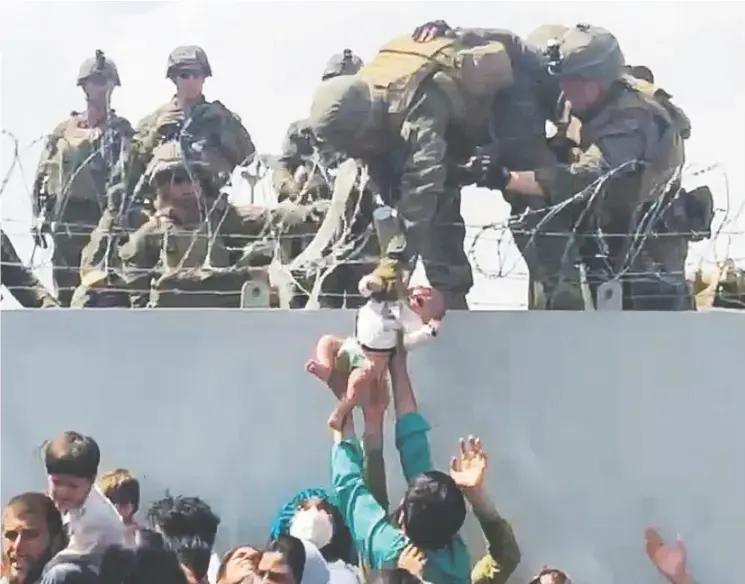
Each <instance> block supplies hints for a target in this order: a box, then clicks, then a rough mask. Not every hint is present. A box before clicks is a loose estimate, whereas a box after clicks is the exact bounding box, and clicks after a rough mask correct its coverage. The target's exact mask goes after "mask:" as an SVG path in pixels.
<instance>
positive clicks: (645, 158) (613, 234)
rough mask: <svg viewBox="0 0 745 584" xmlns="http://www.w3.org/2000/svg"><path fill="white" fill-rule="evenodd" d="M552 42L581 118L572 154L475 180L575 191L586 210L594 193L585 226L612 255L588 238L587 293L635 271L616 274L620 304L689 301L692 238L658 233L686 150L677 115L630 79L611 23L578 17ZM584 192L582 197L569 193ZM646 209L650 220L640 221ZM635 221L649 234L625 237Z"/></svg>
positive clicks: (564, 196)
mask: <svg viewBox="0 0 745 584" xmlns="http://www.w3.org/2000/svg"><path fill="white" fill-rule="evenodd" d="M558 48H559V51H560V55H561V58H560V61H559V62H558V63H556V65H557V67H556V68H555V73H556V74H557V75H558V78H559V80H560V83H561V88H562V91H563V93H564V95H565V97H566V98H567V100H568V102H569V104H570V106H571V113H572V114H573V115H574V116H576V117H577V118H579V120H580V121H581V130H580V136H579V142H580V150H581V152H580V154H579V157H578V159H577V160H576V161H575V162H574V163H572V164H556V165H552V166H548V167H543V168H540V167H538V168H536V169H534V170H532V171H527V172H525V171H514V170H513V169H510V168H506V167H505V166H502V165H494V166H492V167H490V168H489V170H488V172H485V173H484V175H483V177H482V179H481V180H480V181H479V184H481V185H482V186H487V187H490V188H495V189H499V190H503V189H505V188H506V189H508V190H514V191H518V192H520V193H523V194H524V195H526V196H530V197H535V198H537V199H539V200H541V201H546V202H548V203H550V204H553V205H555V204H559V203H562V202H565V201H567V200H569V199H572V198H575V200H578V201H581V202H582V205H581V208H582V209H584V208H585V206H586V205H589V203H588V202H587V199H586V197H587V196H589V195H588V193H596V194H597V193H599V194H597V197H596V198H593V206H592V211H593V212H592V213H591V214H589V213H585V214H584V215H583V216H586V215H588V214H589V215H590V219H589V220H587V219H586V220H585V223H584V224H583V226H582V228H583V229H589V230H591V231H594V232H597V231H598V230H600V232H602V233H604V234H606V238H605V240H606V241H607V242H608V249H609V257H608V258H607V259H602V260H599V259H598V256H600V253H599V252H596V251H592V250H594V248H593V247H592V246H596V245H598V242H597V240H596V239H592V240H590V241H589V242H586V243H585V244H584V245H585V246H589V247H588V249H590V250H591V251H590V252H589V254H588V255H586V256H585V257H584V260H585V264H586V267H587V269H588V281H589V283H590V288H591V291H592V292H593V296H594V295H595V294H596V293H597V290H598V288H599V286H600V285H601V284H602V282H603V281H604V280H603V279H604V278H605V279H608V278H617V277H620V275H621V274H625V273H634V274H635V279H634V281H633V282H632V281H624V282H623V283H622V286H623V306H624V309H629V310H645V309H659V310H686V309H688V308H689V307H690V300H689V296H688V293H687V286H686V283H685V276H684V273H683V266H684V262H685V256H686V253H687V244H688V240H687V239H686V238H683V237H676V236H674V235H675V234H669V235H668V236H667V237H660V236H659V234H662V233H665V230H666V227H665V220H664V214H663V213H662V212H661V209H666V208H667V207H668V206H669V203H670V201H671V200H673V199H674V198H676V197H677V194H678V189H679V186H680V179H679V177H680V172H681V169H682V165H683V163H684V158H685V156H684V149H683V140H684V138H685V136H686V133H685V132H684V128H683V126H682V124H681V122H680V119H679V116H677V115H676V114H675V112H674V110H673V109H672V108H671V107H668V105H666V104H665V103H664V100H662V99H660V97H659V96H658V95H656V94H654V93H651V92H648V91H644V90H642V89H640V88H639V86H638V85H637V84H634V83H631V82H630V81H629V79H628V77H627V76H626V69H625V66H626V61H625V58H624V54H623V51H622V50H621V47H620V45H619V43H618V40H617V39H616V37H615V36H614V35H613V34H611V33H610V32H609V31H608V30H606V29H603V28H601V27H597V26H592V25H586V24H578V25H576V26H574V27H572V28H570V29H569V30H568V31H567V32H566V33H565V34H564V35H563V37H562V38H561V40H560V43H559V47H558ZM686 119H687V118H686ZM590 187H593V188H592V189H590ZM594 187H597V188H594ZM598 189H600V190H598ZM583 192H584V193H585V195H584V198H581V199H577V198H576V197H575V195H577V194H578V193H583ZM578 196H579V197H582V196H583V195H578ZM645 216H646V217H648V218H649V217H652V218H655V219H656V220H654V221H652V222H650V221H649V220H646V223H645V224H644V225H641V224H640V223H639V221H640V217H645ZM588 221H589V223H588ZM640 229H641V230H642V231H643V233H644V234H645V235H648V234H649V232H650V231H651V232H652V235H651V236H647V237H645V238H643V239H642V240H641V241H640V240H639V239H634V238H631V237H629V236H628V234H631V233H636V232H637V231H638V230H640ZM559 251H561V250H559ZM583 255H584V254H583Z"/></svg>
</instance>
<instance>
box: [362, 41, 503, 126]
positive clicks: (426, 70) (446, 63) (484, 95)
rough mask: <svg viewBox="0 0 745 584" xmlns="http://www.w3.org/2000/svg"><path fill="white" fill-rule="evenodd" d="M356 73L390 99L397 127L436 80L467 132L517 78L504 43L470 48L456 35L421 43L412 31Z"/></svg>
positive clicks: (482, 120)
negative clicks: (424, 88)
mask: <svg viewBox="0 0 745 584" xmlns="http://www.w3.org/2000/svg"><path fill="white" fill-rule="evenodd" d="M357 76H358V77H360V78H361V79H363V80H364V81H367V82H368V83H369V84H370V86H371V87H372V88H373V91H374V93H375V94H376V95H377V96H382V97H383V98H384V99H385V100H386V101H387V104H388V111H389V114H390V117H391V122H392V124H393V127H394V128H395V129H396V131H398V130H400V127H401V125H402V123H403V118H404V116H405V115H406V112H407V111H408V108H409V107H410V106H411V104H412V102H413V100H414V97H415V96H416V94H417V91H418V90H419V88H420V87H421V85H422V83H424V82H425V81H426V80H428V79H433V80H434V81H435V82H436V83H437V84H438V85H439V86H440V87H441V88H442V89H443V91H444V92H445V94H446V95H447V97H448V99H449V101H450V102H451V104H452V106H453V112H454V114H455V121H456V123H457V124H460V125H461V126H462V129H463V130H465V131H466V133H467V134H468V135H473V134H474V133H475V132H476V130H477V129H479V128H483V125H484V123H485V122H486V121H487V120H488V119H489V113H490V112H489V109H490V106H491V104H492V101H493V100H494V97H495V96H496V94H497V93H499V92H500V91H502V90H503V89H506V88H508V87H509V86H511V85H512V83H513V72H512V63H511V61H510V57H509V55H508V54H507V50H506V48H505V46H504V45H503V44H502V43H498V42H485V43H483V44H481V45H478V46H473V47H470V46H465V45H464V44H463V43H462V42H460V41H459V40H457V39H450V38H439V39H435V40H433V41H429V42H426V43H417V42H415V41H414V40H413V39H412V38H411V37H409V36H402V37H398V38H396V39H394V40H392V41H391V42H390V43H388V44H387V45H385V46H384V47H383V48H382V49H380V51H378V54H377V55H376V56H375V57H374V58H373V59H372V61H370V62H369V63H368V64H367V65H365V66H364V67H363V68H362V69H361V70H360V71H359V72H358V73H357Z"/></svg>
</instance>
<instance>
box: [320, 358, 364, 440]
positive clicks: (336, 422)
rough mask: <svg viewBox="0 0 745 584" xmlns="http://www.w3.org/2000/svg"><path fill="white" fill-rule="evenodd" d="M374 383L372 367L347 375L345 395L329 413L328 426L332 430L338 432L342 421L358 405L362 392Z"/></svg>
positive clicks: (342, 423) (356, 370) (342, 424)
mask: <svg viewBox="0 0 745 584" xmlns="http://www.w3.org/2000/svg"><path fill="white" fill-rule="evenodd" d="M374 382H375V370H374V369H373V368H372V367H365V368H364V369H355V370H354V371H352V372H351V373H350V374H349V381H348V382H347V391H346V394H344V396H343V397H342V398H341V400H340V401H339V403H338V404H337V405H336V407H335V408H334V411H333V412H331V415H330V416H329V419H328V425H329V427H330V428H331V429H332V430H337V431H340V430H341V429H342V427H343V426H344V420H345V419H346V417H347V416H348V415H349V414H351V413H352V410H354V407H355V406H356V405H358V404H359V403H360V401H361V400H362V396H363V395H364V392H365V391H367V390H368V389H369V388H370V384H371V383H374Z"/></svg>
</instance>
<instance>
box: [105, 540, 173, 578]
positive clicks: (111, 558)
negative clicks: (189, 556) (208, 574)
mask: <svg viewBox="0 0 745 584" xmlns="http://www.w3.org/2000/svg"><path fill="white" fill-rule="evenodd" d="M99 581H100V584H187V579H186V575H185V574H184V572H183V570H182V569H181V565H180V564H179V560H178V558H177V557H176V554H174V553H173V552H172V551H171V550H169V549H167V548H166V546H165V543H164V541H163V538H162V537H161V536H160V535H159V534H157V533H155V532H152V531H149V530H141V531H139V532H137V536H136V537H135V538H134V544H133V545H131V546H122V545H113V546H110V547H109V548H108V549H107V550H106V552H104V555H103V559H102V560H101V570H100V572H99Z"/></svg>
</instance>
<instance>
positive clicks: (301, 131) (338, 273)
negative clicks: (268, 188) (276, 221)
mask: <svg viewBox="0 0 745 584" xmlns="http://www.w3.org/2000/svg"><path fill="white" fill-rule="evenodd" d="M363 65H364V63H363V61H362V59H361V58H360V57H359V56H357V55H356V54H355V53H354V52H352V50H351V49H344V50H343V51H341V52H340V53H336V54H334V55H332V56H331V57H330V58H329V60H328V61H327V62H326V65H325V67H324V68H323V72H322V74H321V81H326V80H328V79H333V78H335V77H342V76H349V75H355V74H356V73H357V72H358V71H359V70H360V69H361V68H362V66H363ZM312 134H313V133H312V131H311V129H310V128H309V127H308V123H307V121H306V120H300V121H296V122H293V123H291V124H290V127H289V128H288V130H287V133H286V134H285V138H284V142H283V143H282V151H281V154H280V156H279V158H278V160H277V163H276V166H275V168H273V169H272V184H273V185H274V189H275V191H276V192H277V198H278V199H279V200H280V201H284V200H288V201H299V200H300V199H301V198H307V199H308V200H311V201H317V200H328V199H330V198H331V193H332V190H331V185H329V184H328V183H327V182H326V179H325V178H324V177H323V176H322V174H321V172H320V171H319V170H318V169H314V162H313V160H312V157H313V153H314V150H313V135H312ZM342 160H343V158H341V157H339V158H338V159H335V160H331V159H329V160H326V159H324V164H325V165H326V166H327V167H328V168H331V167H333V166H334V165H335V164H338V163H340V162H341V161H342ZM308 242H309V239H307V240H301V239H297V240H296V241H294V242H291V245H290V249H289V250H288V252H289V253H288V255H289V256H290V257H291V258H292V257H295V256H297V255H299V254H300V253H301V252H302V250H303V249H304V247H305V246H306V245H307V243H308ZM289 243H290V242H288V244H289ZM370 269H371V268H370V266H369V265H367V264H349V265H343V266H339V267H337V268H336V270H334V272H333V273H332V274H330V275H329V276H328V277H326V279H325V280H324V289H323V291H322V293H321V295H320V296H319V303H320V305H321V307H322V308H343V307H345V306H346V307H347V308H359V307H360V306H361V305H362V304H363V300H364V299H362V298H360V297H359V292H358V284H357V283H358V282H359V279H360V277H362V275H364V274H365V273H368V272H369V271H370ZM305 284H307V286H306V285H305ZM303 287H304V288H306V289H311V288H312V287H313V286H312V282H303ZM306 300H307V297H306V296H305V295H304V294H300V293H298V295H297V296H296V297H295V298H294V299H293V300H292V302H291V305H292V306H293V307H302V306H303V305H304V303H305V302H306Z"/></svg>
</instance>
